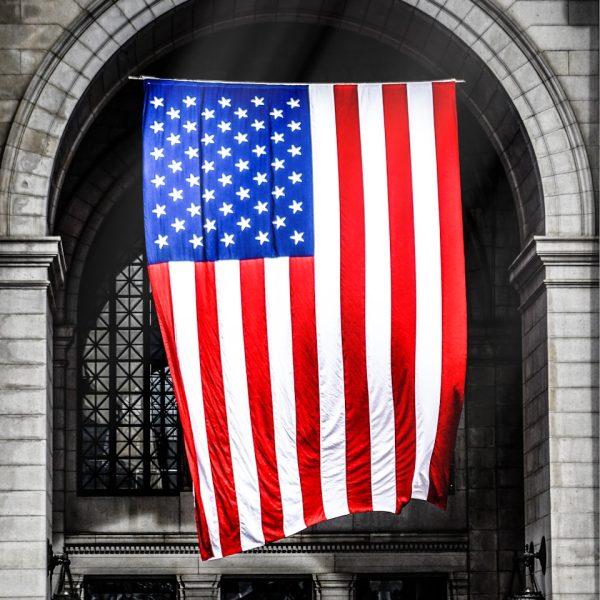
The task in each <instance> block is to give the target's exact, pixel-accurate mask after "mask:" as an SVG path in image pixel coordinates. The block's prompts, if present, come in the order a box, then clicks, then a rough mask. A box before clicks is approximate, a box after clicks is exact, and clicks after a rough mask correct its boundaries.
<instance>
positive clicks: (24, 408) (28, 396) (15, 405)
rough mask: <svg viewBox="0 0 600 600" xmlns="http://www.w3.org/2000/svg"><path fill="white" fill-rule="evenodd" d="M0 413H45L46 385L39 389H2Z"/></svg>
mask: <svg viewBox="0 0 600 600" xmlns="http://www.w3.org/2000/svg"><path fill="white" fill-rule="evenodd" d="M0 414H5V415H6V414H46V387H45V386H44V387H43V388H40V389H39V390H22V389H16V390H2V393H0Z"/></svg>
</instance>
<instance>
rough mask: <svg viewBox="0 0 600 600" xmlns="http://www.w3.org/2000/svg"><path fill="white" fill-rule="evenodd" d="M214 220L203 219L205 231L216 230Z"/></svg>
mask: <svg viewBox="0 0 600 600" xmlns="http://www.w3.org/2000/svg"><path fill="white" fill-rule="evenodd" d="M216 222H217V220H216V219H206V221H204V225H203V227H204V229H206V233H210V232H211V231H216V230H217V226H216V225H215V223H216Z"/></svg>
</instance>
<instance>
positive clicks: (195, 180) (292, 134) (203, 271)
mask: <svg viewBox="0 0 600 600" xmlns="http://www.w3.org/2000/svg"><path fill="white" fill-rule="evenodd" d="M144 85H145V98H146V100H145V106H144V117H143V153H144V156H143V163H144V178H143V187H144V218H145V230H146V252H147V257H148V263H149V267H148V269H149V273H150V281H151V284H152V292H153V295H154V300H155V303H156V308H157V313H158V316H159V321H160V326H161V330H162V335H163V341H164V344H165V348H166V352H167V356H168V360H169V366H170V370H171V374H172V377H173V384H174V387H175V393H176V397H177V401H178V405H179V410H180V415H181V422H182V425H183V431H184V438H185V447H186V451H187V454H188V459H189V464H190V469H191V474H192V481H193V490H194V497H195V501H196V502H195V505H196V516H197V524H198V535H199V543H200V552H201V556H202V558H203V559H207V558H210V557H220V556H226V555H229V554H234V553H236V552H240V551H242V550H248V549H251V548H254V547H256V546H259V545H262V544H264V543H266V542H270V541H274V540H277V539H280V538H282V537H285V536H289V535H291V534H293V533H295V532H297V531H300V530H302V529H304V528H305V527H307V526H309V525H312V524H314V523H318V522H320V521H323V520H324V519H331V518H333V517H337V516H339V515H344V514H348V513H356V512H363V511H371V510H382V511H390V512H399V511H400V510H401V509H402V507H403V506H404V505H405V504H406V503H407V502H408V501H409V500H410V499H411V498H418V499H422V500H428V501H429V502H432V503H434V504H436V505H439V506H441V507H444V506H445V504H446V496H447V488H448V479H449V467H450V462H451V455H452V452H453V448H454V442H455V437H456V429H457V426H458V420H459V417H460V411H461V408H462V403H463V396H464V377H465V368H466V300H465V275H464V256H463V238H462V215H461V200H460V180H459V164H458V143H457V119H456V99H455V85H454V82H434V83H409V84H360V85H353V84H339V85H330V84H317V85H266V84H227V83H202V82H190V81H173V80H146V81H145V82H144Z"/></svg>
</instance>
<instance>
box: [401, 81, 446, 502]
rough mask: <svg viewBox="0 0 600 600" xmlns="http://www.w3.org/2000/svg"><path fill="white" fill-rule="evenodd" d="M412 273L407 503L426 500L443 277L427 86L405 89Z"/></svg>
mask: <svg viewBox="0 0 600 600" xmlns="http://www.w3.org/2000/svg"><path fill="white" fill-rule="evenodd" d="M407 92H408V94H407V95H408V120H409V127H410V159H411V165H412V186H413V212H414V232H415V271H416V288H417V289H416V299H417V316H416V342H415V417H416V426H417V432H416V433H417V436H416V462H415V474H414V477H413V490H412V497H413V498H420V499H422V500H426V499H427V493H428V491H429V463H430V462H431V453H432V452H433V444H434V442H435V435H436V430H437V423H438V415H439V408H440V391H441V376H442V375H441V374H442V275H441V263H440V222H439V209H438V189H437V163H436V153H435V129H434V121H433V91H432V86H431V84H430V83H414V84H408V85H407Z"/></svg>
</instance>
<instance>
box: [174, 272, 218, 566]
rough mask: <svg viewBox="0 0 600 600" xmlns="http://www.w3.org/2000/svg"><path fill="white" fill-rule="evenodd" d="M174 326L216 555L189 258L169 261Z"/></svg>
mask: <svg viewBox="0 0 600 600" xmlns="http://www.w3.org/2000/svg"><path fill="white" fill-rule="evenodd" d="M169 278H170V282H171V298H172V302H173V328H174V330H175V331H174V333H175V345H176V346H177V358H178V359H179V369H180V371H181V378H182V380H183V387H184V389H185V397H186V400H187V407H188V411H189V414H190V421H191V426H192V433H193V438H194V446H195V448H196V458H197V460H198V474H199V480H200V481H199V487H200V496H201V499H202V506H203V508H204V513H205V515H206V523H207V526H208V535H209V537H210V543H211V546H212V550H213V554H214V556H215V558H219V557H221V556H223V554H222V551H221V542H220V537H219V517H218V514H217V504H216V500H215V490H214V486H213V480H212V472H211V466H210V458H209V454H208V437H207V433H206V420H205V417H204V401H203V399H202V381H201V373H200V347H199V345H198V316H197V313H196V278H195V268H194V263H192V262H171V263H169Z"/></svg>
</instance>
